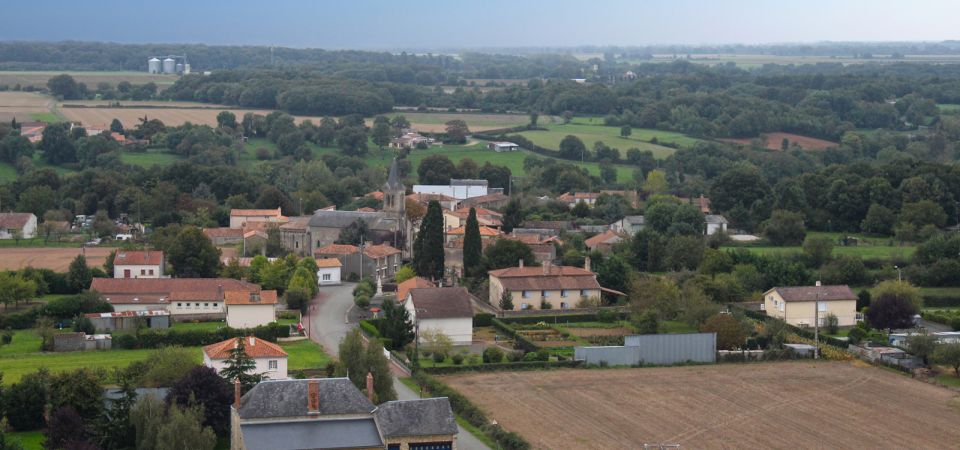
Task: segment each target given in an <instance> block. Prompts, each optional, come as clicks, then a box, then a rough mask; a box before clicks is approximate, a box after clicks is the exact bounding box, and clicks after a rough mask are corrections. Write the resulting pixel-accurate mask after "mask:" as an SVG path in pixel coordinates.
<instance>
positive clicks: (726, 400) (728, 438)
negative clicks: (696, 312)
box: [442, 361, 960, 449]
mask: <svg viewBox="0 0 960 450" xmlns="http://www.w3.org/2000/svg"><path fill="white" fill-rule="evenodd" d="M442 379H443V380H444V381H446V382H447V383H449V384H450V386H452V387H453V388H455V389H457V390H458V391H459V392H461V393H463V394H464V395H466V396H467V397H468V398H469V399H470V400H471V401H472V402H474V403H475V404H477V405H479V406H480V407H481V408H483V409H484V410H485V411H486V412H487V413H488V415H489V416H490V418H491V419H493V420H496V421H497V422H499V423H500V425H502V426H503V427H504V428H506V429H507V430H510V431H516V432H518V433H520V434H521V435H523V437H524V438H526V439H527V441H529V442H530V443H531V444H533V446H534V448H551V449H560V448H578V449H586V448H592V449H614V448H617V449H619V448H623V449H627V448H630V449H633V448H639V447H641V446H642V444H644V443H647V444H659V443H664V444H679V445H680V446H681V448H783V449H787V448H790V449H795V448H957V445H958V442H960V441H958V439H957V437H958V433H960V431H958V428H957V425H958V424H960V395H958V394H957V392H956V391H951V390H947V389H944V388H941V387H937V386H933V385H930V384H925V383H922V382H919V381H915V380H912V379H910V378H908V377H906V376H903V375H900V374H897V373H894V372H892V371H887V370H882V369H878V368H874V367H870V366H866V365H865V364H864V363H859V362H857V363H846V362H818V363H814V362H812V361H802V362H801V361H793V362H780V363H762V364H721V365H707V366H686V367H663V368H646V369H609V370H583V369H565V370H551V371H524V372H496V373H476V374H468V375H452V376H445V377H442Z"/></svg>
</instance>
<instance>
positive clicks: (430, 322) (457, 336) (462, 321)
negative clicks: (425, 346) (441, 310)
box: [420, 317, 473, 345]
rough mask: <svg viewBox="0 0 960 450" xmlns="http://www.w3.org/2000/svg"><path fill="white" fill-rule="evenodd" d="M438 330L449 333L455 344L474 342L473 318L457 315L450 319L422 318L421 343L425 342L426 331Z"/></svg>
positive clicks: (448, 335)
mask: <svg viewBox="0 0 960 450" xmlns="http://www.w3.org/2000/svg"><path fill="white" fill-rule="evenodd" d="M426 330H436V331H440V332H441V333H443V334H445V335H447V337H449V338H450V340H452V341H453V344H454V345H465V344H470V343H472V342H473V318H472V317H462V318H459V317H456V318H449V319H420V343H421V344H422V343H423V336H424V331H426Z"/></svg>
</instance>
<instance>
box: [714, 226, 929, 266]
mask: <svg viewBox="0 0 960 450" xmlns="http://www.w3.org/2000/svg"><path fill="white" fill-rule="evenodd" d="M807 236H808V237H827V238H830V239H832V240H833V241H834V247H833V255H834V256H839V255H848V256H859V257H860V258H863V259H875V260H876V259H894V258H895V259H901V260H903V259H909V258H910V257H911V256H913V252H914V250H916V246H914V245H897V243H896V242H895V241H894V240H893V239H891V238H877V237H872V236H866V235H863V234H857V233H839V232H824V231H811V232H809V233H807ZM843 236H851V237H855V238H857V239H858V240H859V242H860V245H850V246H841V245H839V244H838V242H839V240H840V239H841V238H842V237H843ZM722 248H723V249H725V250H734V249H739V248H743V249H747V250H749V251H751V252H754V253H759V254H762V255H773V254H776V255H786V254H792V253H802V252H803V247H801V246H792V247H774V246H770V245H736V246H727V247H722Z"/></svg>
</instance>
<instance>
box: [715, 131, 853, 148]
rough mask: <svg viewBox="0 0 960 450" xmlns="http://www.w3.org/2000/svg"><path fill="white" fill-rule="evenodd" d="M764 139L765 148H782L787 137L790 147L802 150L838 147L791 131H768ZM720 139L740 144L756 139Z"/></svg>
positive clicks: (762, 138) (834, 143) (750, 143)
mask: <svg viewBox="0 0 960 450" xmlns="http://www.w3.org/2000/svg"><path fill="white" fill-rule="evenodd" d="M760 139H761V140H763V148H765V149H767V150H782V149H783V147H782V145H783V140H784V139H786V140H787V142H789V145H790V147H791V148H792V147H794V146H797V147H800V149H802V150H826V149H828V148H831V147H836V146H837V145H839V144H837V143H836V142H830V141H825V140H823V139H817V138H812V137H808V136H801V135H799V134H791V133H780V132H776V133H766V134H764V135H762V136H761V137H760ZM717 140H718V141H723V142H729V143H731V144H738V145H752V144H753V141H754V139H751V138H737V139H734V138H723V139H717Z"/></svg>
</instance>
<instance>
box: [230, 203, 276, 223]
mask: <svg viewBox="0 0 960 450" xmlns="http://www.w3.org/2000/svg"><path fill="white" fill-rule="evenodd" d="M247 222H276V223H286V222H287V218H286V217H284V216H283V214H281V212H280V208H277V209H231V210H230V228H244V225H245V224H246V223H247Z"/></svg>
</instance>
